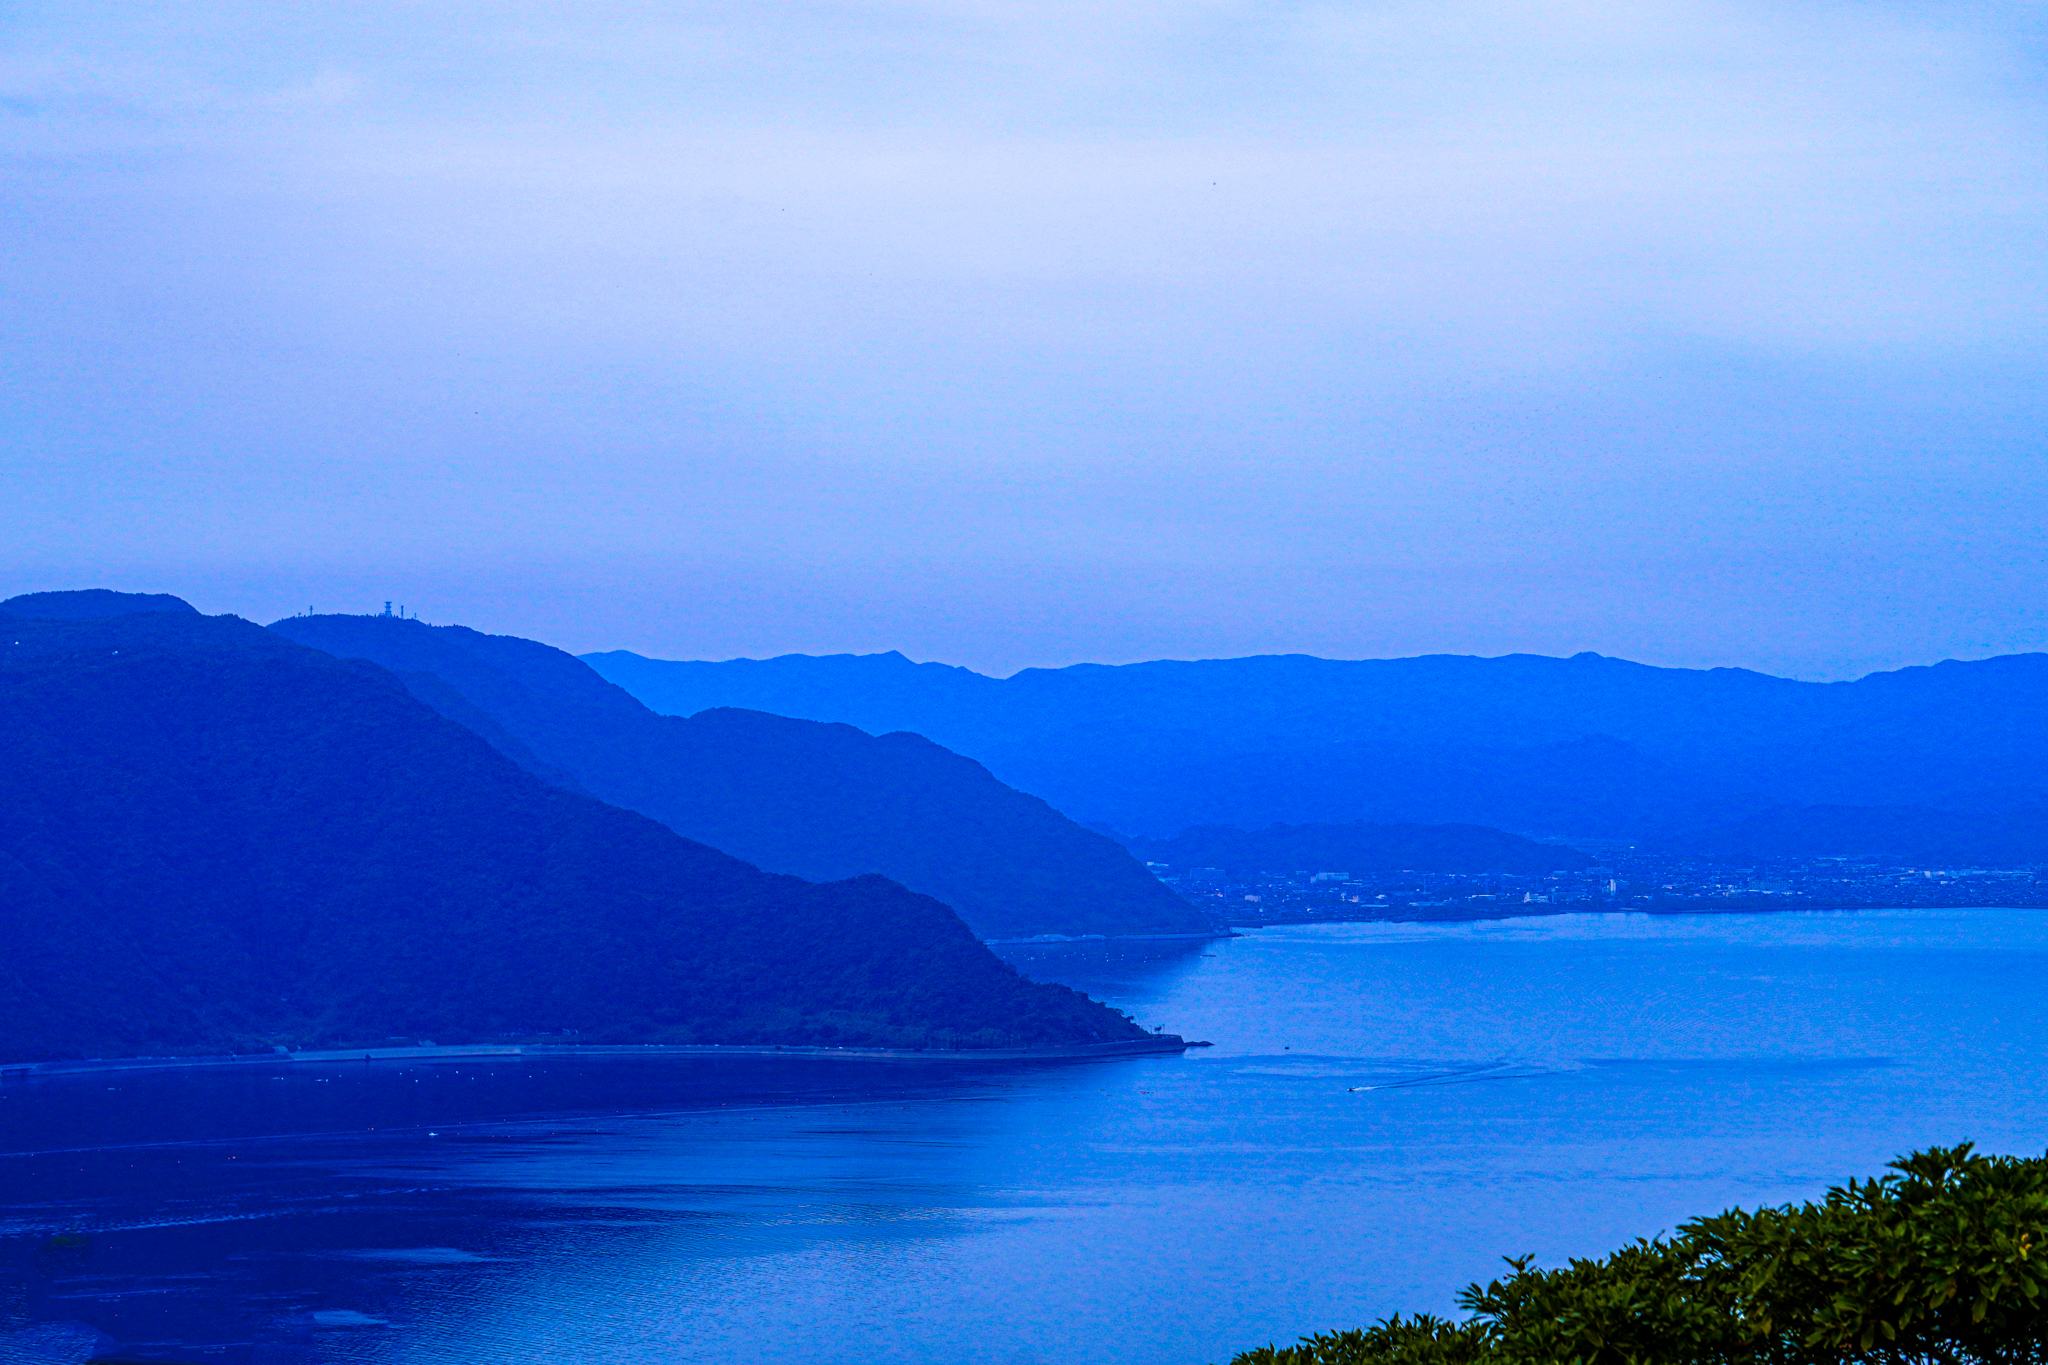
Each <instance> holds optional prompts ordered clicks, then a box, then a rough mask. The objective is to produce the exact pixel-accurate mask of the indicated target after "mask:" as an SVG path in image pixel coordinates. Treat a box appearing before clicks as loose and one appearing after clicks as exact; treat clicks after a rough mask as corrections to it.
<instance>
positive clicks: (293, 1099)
mask: <svg viewBox="0 0 2048 1365" xmlns="http://www.w3.org/2000/svg"><path fill="white" fill-rule="evenodd" d="M1015 960H1017V961H1018V962H1019V963H1020V965H1021V966H1023V967H1024V969H1025V970H1026V971H1027V972H1029V973H1030V974H1032V975H1036V976H1039V977H1042V978H1046V979H1054V980H1060V981H1065V982H1068V983H1070V984H1073V985H1076V986H1079V987H1081V988H1083V989H1085V990H1087V991H1089V992H1090V993H1092V994H1095V995H1097V996H1099V997H1102V998H1104V999H1107V1000H1110V1001H1111V1002H1113V1003H1115V1004H1116V1005H1118V1006H1119V1007H1121V1008H1123V1009H1126V1010H1128V1011H1130V1012H1131V1013H1132V1014H1134V1015H1135V1016H1136V1017H1137V1018H1138V1019H1139V1020H1140V1021H1141V1022H1143V1023H1146V1024H1148V1025H1157V1026H1160V1027H1162V1028H1164V1029H1167V1030H1169V1031H1172V1032H1178V1033H1184V1034H1186V1035H1187V1036H1189V1037H1193V1038H1206V1039H1210V1040H1213V1041H1214V1043H1215V1046H1214V1047H1213V1048H1208V1049H1202V1050H1199V1051H1195V1052H1190V1053H1189V1054H1188V1055H1187V1056H1185V1057H1180V1058H1154V1059H1133V1060H1126V1061H1117V1062H1098V1063H1086V1064H1066V1065H1039V1066H1007V1067H997V1066H969V1065H935V1064H922V1065H918V1064H892V1063H858V1062H838V1063H818V1062H797V1061H789V1062H782V1061H771V1060H740V1059H730V1060H722V1061H717V1062H664V1063H657V1064H649V1063H601V1062H584V1063H564V1062H546V1063H531V1064H526V1063H504V1064H491V1065H476V1064H460V1065H457V1064H436V1065H412V1066H406V1065H400V1064H369V1065H365V1064H361V1063H358V1064H355V1065H354V1066H334V1067H316V1066H311V1065H291V1066H279V1067H277V1068H275V1069H274V1070H273V1069H271V1068H255V1069H250V1070H246V1071H237V1072H234V1073H232V1074H223V1073H209V1072H192V1073H188V1074H184V1075H172V1074H158V1075H123V1074H108V1075H92V1076H73V1077H68V1078H56V1079H43V1080H36V1081H32V1082H22V1081H13V1082H9V1083H8V1084H7V1085H6V1086H5V1087H4V1088H0V1153H4V1154H0V1361H4V1362H28V1361H34V1362H65V1365H75V1363H76V1362H80V1361H83V1360H85V1359H87V1358H88V1357H90V1356H92V1355H93V1354H94V1353H95V1352H99V1353H101V1354H103V1355H106V1356H108V1357H110V1358H115V1359H127V1360H138V1361H141V1360H166V1361H169V1360H176V1361H192V1362H198V1361H233V1362H238V1363H240V1362H247V1363H248V1365H281V1363H284V1362H290V1363H291V1365H310V1363H311V1362H378V1363H379V1365H387V1363H388V1365H400V1363H401V1362H402V1363H403V1365H494V1363H496V1362H506V1363H507V1365H511V1363H513V1362H521V1363H523V1362H536V1361H560V1362H579V1363H584V1365H614V1363H615V1365H628V1363H629V1362H630V1365H650V1363H659V1362H671V1361H747V1362H762V1363H768V1365H772V1363H775V1362H789V1363H790V1365H797V1362H802V1365H818V1362H856V1363H857V1362H921V1363H923V1362H929V1363H931V1365H937V1363H938V1362H944V1363H945V1365H983V1363H986V1365H1027V1363H1029V1365H1040V1363H1043V1365H1051V1362H1102V1363H1104V1365H1107V1363H1108V1362H1116V1365H1205V1362H1220V1361H1223V1360H1225V1359H1227V1358H1228V1357H1229V1356H1230V1355H1231V1354H1232V1353H1233V1352H1234V1351H1235V1350H1238V1349H1241V1348H1242V1347H1245V1346H1247V1345H1253V1344H1258V1343H1263V1342H1266V1341H1269V1340H1275V1339H1278V1340H1283V1341H1284V1340H1287V1339H1291V1338H1292V1337H1294V1336H1296V1335H1298V1334H1300V1333H1303V1332H1307V1331H1310V1330H1314V1329H1318V1328H1326V1327H1332V1326H1340V1325H1355V1324H1358V1323H1361V1322H1363V1321H1366V1320H1368V1319H1371V1318H1373V1317H1376V1316H1379V1315H1381V1314H1384V1313H1386V1312H1389V1311H1392V1310H1395V1309H1434V1310H1437V1311H1440V1312H1441V1311H1447V1310H1449V1309H1450V1307H1451V1304H1452V1296H1453V1293H1454V1291H1455V1290H1456V1289H1457V1288H1458V1287H1459V1286H1460V1285H1462V1284H1464V1283H1465V1282H1467V1281H1469V1280H1471V1279H1474V1278H1476V1277H1481V1276H1487V1275H1489V1274H1491V1273H1492V1271H1493V1270H1494V1268H1495V1267H1496V1266H1497V1265H1498V1260H1497V1258H1498V1257H1499V1256H1500V1255H1502V1254H1504V1253H1520V1252H1534V1253H1536V1254H1537V1255H1538V1256H1539V1257H1541V1258H1543V1259H1545V1260H1549V1261H1554V1260H1557V1259H1559V1258H1562V1257H1565V1256H1569V1255H1574V1254H1582V1253H1594V1252H1598V1251H1601V1250H1604V1249H1606V1248H1608V1247H1610V1246H1612V1245H1614V1244H1616V1243H1618V1242H1620V1241H1622V1240H1623V1239H1626V1238H1629V1237H1633V1236H1637V1235H1643V1234H1650V1233H1655V1232H1657V1231H1659V1230H1660V1229H1665V1228H1669V1227H1671V1226H1673V1225H1674V1224H1675V1223H1676V1222H1678V1221H1679V1220H1681V1219H1683V1218H1684V1217H1686V1216H1687V1215H1690V1214H1693V1213H1697V1212H1703V1211H1708V1210H1713V1209H1717V1208H1720V1207H1723V1206H1725V1205H1728V1204H1731V1203H1743V1204H1756V1203H1760V1202H1776V1201H1782V1200H1786V1199H1791V1198H1795V1197H1800V1196H1805V1195H1810V1194H1813V1193H1815V1192H1816V1191H1818V1190H1819V1189H1820V1188H1822V1187H1823V1186H1824V1185H1826V1184H1827V1183H1829V1182H1831V1181H1834V1180H1837V1179H1839V1178H1841V1177H1843V1176H1846V1175H1849V1174H1852V1173H1853V1174H1870V1173H1873V1172H1875V1171H1877V1170H1878V1169H1879V1168H1880V1167H1881V1165H1882V1164H1883V1163H1884V1162H1885V1161H1886V1160H1887V1159H1889V1158H1890V1157H1892V1156H1893V1155H1895V1154H1897V1153H1900V1152H1903V1151H1905V1150H1907V1149H1909V1148H1912V1147H1915V1146H1919V1145H1925V1144H1928V1143H1937V1142H1953V1141H1957V1140H1961V1139H1966V1138H1967V1139H1972V1140H1975V1141H1976V1142H1978V1143H1979V1144H1980V1145H1981V1146H1983V1147H1985V1148H1988V1149H1993V1150H2000V1151H2013V1152H2032V1153H2039V1152H2040V1151H2042V1149H2043V1147H2044V1145H2048V990H2044V989H2043V984H2042V983H2043V982H2048V913H2041V912H2035V911H2019V910H1964V911H1934V912H1895V911H1865V912H1858V913H1835V914H1779V915H1727V916H1672V917H1661V916H1660V917H1645V916H1595V915H1572V916H1559V917H1556V918H1549V919H1526V920H1508V921H1498V922H1492V923H1483V924H1463V925H1428V926H1419V925H1364V924H1360V925H1317V926H1309V927H1299V928H1286V929H1268V930H1263V931H1259V932H1256V933H1252V934H1248V935H1246V936H1245V937H1242V938H1237V939H1231V940H1227V941H1223V942H1218V943H1213V944H1207V945H1202V946H1199V947H1193V948H1183V949H1176V950H1174V951H1171V952H1165V953H1160V954H1153V955H1146V954H1135V953H1118V952H1114V951H1107V950H1105V949H1103V948H1102V947H1100V946H1097V947H1094V948H1089V947H1086V946H1078V947H1074V948H1067V949H1061V950H1057V951H1054V950H1044V951H1032V952H1030V953H1028V954H1020V955H1019V956H1017V958H1016V959H1015ZM53 1238H55V1239H58V1240H55V1241H53V1240H52V1239H53ZM80 1238H82V1239H83V1244H82V1245H80V1244H78V1243H77V1239H80Z"/></svg>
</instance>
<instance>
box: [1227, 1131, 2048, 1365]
mask: <svg viewBox="0 0 2048 1365" xmlns="http://www.w3.org/2000/svg"><path fill="white" fill-rule="evenodd" d="M1891 1168H1892V1173H1891V1174H1889V1175H1886V1176H1883V1177H1881V1178H1879V1179H1876V1180H1869V1181H1856V1180H1851V1181H1850V1182H1849V1183H1848V1184H1847V1185H1843V1186H1838V1187H1835V1188H1832V1189H1830V1190H1828V1191H1827V1193H1826V1194H1825V1195H1824V1196H1823V1197H1822V1198H1821V1199H1820V1200H1819V1201H1817V1202H1810V1203H1805V1204H1795V1205H1787V1206H1785V1207H1783V1208H1769V1209H1760V1210H1757V1211H1755V1212H1745V1211H1743V1210H1740V1209H1731V1210H1729V1211H1727V1212H1725V1213H1721V1214H1717V1215H1714V1216H1712V1217H1707V1218H1698V1219H1695V1220H1693V1221H1692V1222H1690V1223H1687V1224H1685V1225H1684V1226H1683V1227H1681V1228H1680V1229H1679V1230H1678V1232H1677V1233H1676V1234H1675V1235H1674V1236H1672V1237H1670V1238H1669V1239H1661V1238H1660V1239H1656V1240H1651V1241H1638V1242H1635V1243H1633V1244H1631V1245H1629V1246H1625V1247H1623V1248H1621V1249H1620V1250H1619V1251H1616V1252H1615V1253H1613V1254H1612V1255H1610V1256H1606V1257H1602V1258H1600V1259H1598V1260H1575V1261H1572V1262H1571V1263H1569V1264H1568V1265H1565V1266H1563V1267H1561V1268H1559V1269H1555V1270H1542V1269H1537V1268H1535V1267H1534V1266H1533V1265H1532V1264H1531V1260H1530V1258H1528V1257H1521V1258H1510V1260H1509V1261H1508V1264H1509V1265H1510V1266H1511V1267H1512V1273H1511V1274H1509V1275H1506V1276H1504V1277H1502V1278H1500V1279H1497V1280H1494V1281H1493V1282H1492V1283H1490V1284H1486V1285H1476V1284H1475V1285H1472V1286H1470V1287H1468V1288H1467V1289H1466V1290H1465V1291H1464V1292H1463V1293H1462V1294H1460V1295H1459V1303H1460V1305H1461V1306H1462V1307H1463V1308H1465V1309H1466V1310H1467V1311H1468V1314H1469V1316H1467V1317H1466V1318H1465V1319H1464V1320H1463V1321H1459V1322H1449V1321H1445V1320H1443V1319H1441V1318H1435V1317H1431V1316H1429V1315H1427V1314H1423V1315H1418V1316H1415V1317H1401V1316H1399V1315H1397V1316H1394V1317H1391V1318H1387V1319H1385V1320H1383V1321H1381V1322H1380V1323H1378V1324H1377V1325H1375V1326H1372V1327H1368V1328H1363V1329H1359V1330H1355V1331H1348V1332H1337V1333H1331V1334H1327V1335H1321V1336H1315V1337H1309V1338H1305V1339H1303V1340H1302V1342H1301V1343H1300V1344H1298V1345H1295V1346H1287V1347H1271V1346H1268V1347H1264V1348H1261V1349H1259V1350H1255V1351H1248V1352H1245V1353H1244V1354H1242V1355H1240V1356H1238V1357H1237V1358H1236V1360H1235V1361H1233V1365H1553V1363H1554V1365H1565V1363H1566V1362H1570V1363H1571V1365H1651V1362H1656V1363H1657V1365H1669V1363H1670V1362H1700V1363H1701V1365H1721V1363H1722V1362H1727V1363H1728V1365H1821V1363H1822V1362H1847V1361H1870V1362H1887V1363H1888V1362H1899V1363H1900V1365H1906V1363H1907V1362H1914V1363H1916V1365H1917V1363H1918V1362H1933V1363H1934V1365H1963V1363H1964V1362H1970V1363H1971V1365H2039V1363H2040V1362H2048V1250H2044V1248H2048V1159H2044V1158H2019V1157H1993V1156H1981V1155H1978V1154H1977V1153H1975V1152H1974V1151H1973V1150H1972V1148H1971V1146H1970V1144H1968V1143H1964V1144H1962V1145H1961V1146H1957V1147H1946V1148H1931V1149H1929V1150H1927V1151H1924V1152H1916V1153H1914V1154H1913V1155H1911V1156H1908V1157H1904V1158H1902V1159H1900V1160H1898V1161H1895V1162H1893V1163H1891Z"/></svg>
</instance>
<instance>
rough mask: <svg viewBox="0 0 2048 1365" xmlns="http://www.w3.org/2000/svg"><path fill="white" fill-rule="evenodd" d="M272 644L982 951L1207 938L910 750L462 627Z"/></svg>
mask: <svg viewBox="0 0 2048 1365" xmlns="http://www.w3.org/2000/svg"><path fill="white" fill-rule="evenodd" d="M271 629H272V630H275V631H277V632H278V633H279V634H281V635H284V636H287V637H289V638H291V639H293V640H297V641H299V642H300V643H302V644H306V645H310V646H313V647H314V648H317V649H322V650H325V651H327V652H328V653H330V654H333V655H336V656H337V657H344V658H364V659H370V660H373V661H374V662H376V663H379V664H381V665H383V666H385V667H386V668H389V669H391V670H392V671H394V672H395V673H397V674H398V675H399V676H400V677H401V678H403V679H405V680H406V683H407V685H408V686H409V687H411V688H412V689H413V690H414V692H415V693H416V695H418V696H419V697H420V698H421V699H422V700H423V701H425V702H427V703H428V704H429V705H431V706H433V707H435V708H436V709H437V710H440V711H441V712H442V713H443V714H444V715H447V716H449V717H450V718H451V719H454V720H457V721H460V722H462V723H463V724H466V725H469V726H471V728H473V729H475V730H476V731H477V732H478V733H479V734H482V735H483V736H484V737H485V738H487V739H489V740H490V741H491V742H492V743H493V744H495V745H497V746H498V747H499V749H500V750H501V751H502V752H504V753H506V754H507V755H508V756H509V757H512V758H513V759H514V760H515V761H517V762H519V763H521V764H522V765H523V766H525V767H527V768H528V769H529V771H532V772H535V773H537V774H539V775H541V776H543V777H546V778H548V779H549V780H551V781H556V782H558V783H560V784H562V785H567V786H572V787H575V788H577V789H580V790H584V791H587V792H589V793H591V794H592V795H594V796H597V797H599V798H600V799H602V800H605V801H608V802H611V803H612V804H614V805H619V806H624V807H626V808H627V809H630V810H636V811H639V812H641V813H642V814H644V815H648V816H651V817H652V818H654V819H656V820H660V821H661V822H662V823H664V824H666V825H668V826H669V827H670V828H671V829H674V830H675V831H676V832H678V833H680V834H683V835H685V836H687V837H689V838H692V839H696V840H700V841H702V842H704V843H707V844H710V845H712V846H713V847H716V848H720V849H723V850H725V851H726V852H728V853H732V854H734V855H736V856H738V857H741V858H745V859H746V860H748V861H749V862H753V863H756V864H759V865H760V866H762V867H765V868H769V869H772V870H774V871H778V872H788V873H792V874H794V875H797V876H801V877H806V878H809V879H812V880H836V879H839V878H843V877H849V876H855V875H858V874H860V873H865V872H878V873H881V874H883V875H886V876H888V877H890V878H892V879H894V880H896V881H900V882H902V883H903V884H904V885H906V886H909V887H910V888H912V889H913V890H916V891H921V892H923V893H925V894H927V895H930V896H935V897H937V898H938V899H940V900H943V901H945V902H946V903H947V904H948V905H951V906H952V907H953V908H954V909H955V910H957V911H958V912H959V914H960V916H961V918H962V919H964V920H965V921H966V922H967V923H968V925H969V926H970V927H971V928H972V929H973V930H974V931H975V932H976V933H977V934H980V935H982V936H983V937H986V938H1023V937H1030V936H1033V935H1038V934H1087V933H1100V934H1143V933H1203V932H1207V931H1208V929H1209V924H1208V921H1207V920H1206V918H1205V917H1204V916H1203V915H1202V914H1201V912H1199V911H1197V910H1195V909H1194V908H1193V907H1191V906H1189V905H1188V904H1186V903H1185V902H1184V901H1182V900H1181V899H1180V898H1179V897H1178V896H1176V895H1174V894H1173V893H1172V892H1171V891H1169V890H1168V889H1167V888H1166V887H1164V886H1162V885H1160V884H1159V882H1158V881H1157V880H1156V879H1155V878H1153V877H1152V876H1151V875H1150V874H1149V873H1147V872H1146V871H1145V869H1144V868H1143V867H1141V866H1140V865H1139V864H1138V863H1137V861H1136V860H1134V859H1133V858H1132V857H1131V856H1130V855H1129V854H1128V853H1127V852H1125V851H1124V850H1123V849H1122V848H1120V847H1119V846H1118V845H1117V844H1116V843H1115V842H1114V841H1113V840H1110V839H1107V838H1105V837H1103V836H1101V835H1099V834H1096V833H1093V832H1092V831H1089V830H1086V829H1083V828H1081V827H1080V826H1079V825H1076V824H1075V823H1074V822H1073V821H1071V820H1069V819H1067V818H1066V817H1065V816H1063V815H1061V814H1060V813H1059V812H1058V811H1055V810H1054V809H1053V808H1052V807H1051V806H1049V805H1047V804H1046V803H1045V802H1044V801H1041V800H1039V799H1038V798H1037V797H1035V796H1029V795H1026V794H1025V793H1023V792H1020V791H1017V790H1015V789H1013V788H1011V787H1008V786H1005V785H1004V784H1003V783H1001V782H999V781H997V780H996V779H995V778H994V777H992V776H991V775H990V774H989V772H988V771H987V769H985V768H983V767H982V766H981V765H980V764H979V763H976V762H974V761H973V760H972V759H968V758H963V757H961V756H960V755H958V754H955V753H951V752H949V751H947V750H946V749H943V748H941V747H939V746H938V745H936V744H934V743H932V742H931V741H929V740H927V739H924V738H922V737H920V736H918V735H914V734H904V733H896V734H884V735H880V736H875V735H870V734H867V733H864V732H863V731H861V730H858V729H855V728H853V727H852V726H849V725H833V724H822V723H819V722H815V721H805V720H792V719H788V718H786V717H782V716H776V715H768V714H764V713H761V712H758V711H749V710H738V709H731V708H727V709H720V710H713V711H708V712H705V713H703V714H699V715H695V716H691V717H688V718H683V717H669V716H659V715H656V714H655V713H653V712H652V711H650V710H648V709H647V708H646V707H645V706H643V705H641V704H640V702H638V701H637V700H635V699H634V698H633V697H632V696H631V695H630V694H629V693H627V692H626V691H625V690H624V689H622V688H619V687H616V686H614V685H612V684H611V683H608V682H606V681H605V680H604V679H602V678H601V677H599V676H598V675H597V673H596V672H594V671H593V670H592V669H591V668H590V667H589V666H588V665H586V664H584V663H583V662H581V661H580V660H578V659H576V658H575V657H574V656H572V655H569V654H566V653H564V652H562V651H561V650H558V649H554V648H552V647H550V646H547V645H543V644H539V643H537V642H535V641H532V640H522V639H518V638H516V637H513V636H502V635H485V634H482V633H481V632H478V631H473V630H468V629H465V628H463V627H460V626H428V625H424V624H422V623H420V622H418V621H407V620H401V619H397V618H393V617H378V616H310V617H293V618H289V619H287V620H283V621H278V622H275V623H274V624H273V625H272V626H271ZM479 717H482V719H479Z"/></svg>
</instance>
